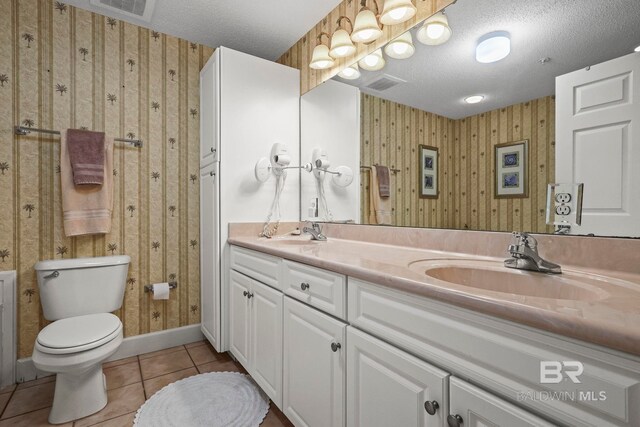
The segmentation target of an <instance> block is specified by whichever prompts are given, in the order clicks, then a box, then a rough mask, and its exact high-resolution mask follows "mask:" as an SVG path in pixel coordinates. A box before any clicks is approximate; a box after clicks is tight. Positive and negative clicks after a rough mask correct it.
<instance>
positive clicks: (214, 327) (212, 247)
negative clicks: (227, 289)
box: [200, 164, 220, 350]
mask: <svg viewBox="0 0 640 427" xmlns="http://www.w3.org/2000/svg"><path fill="white" fill-rule="evenodd" d="M218 213H219V210H218V175H217V165H216V164H211V165H209V166H207V167H206V168H203V169H201V170H200V317H201V319H200V322H201V326H200V328H201V329H202V333H203V334H204V335H205V336H206V337H207V339H208V340H209V341H210V342H211V345H213V347H214V348H215V349H216V350H219V349H220V308H219V301H220V283H219V281H220V279H219V277H220V275H219V269H220V253H219V238H220V233H219V230H220V229H219V226H218Z"/></svg>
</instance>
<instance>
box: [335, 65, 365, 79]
mask: <svg viewBox="0 0 640 427" xmlns="http://www.w3.org/2000/svg"><path fill="white" fill-rule="evenodd" d="M338 75H339V76H340V77H342V78H343V79H347V80H355V79H359V78H360V68H358V64H353V65H350V66H349V67H347V68H345V69H344V70H342V71H340V72H339V73H338Z"/></svg>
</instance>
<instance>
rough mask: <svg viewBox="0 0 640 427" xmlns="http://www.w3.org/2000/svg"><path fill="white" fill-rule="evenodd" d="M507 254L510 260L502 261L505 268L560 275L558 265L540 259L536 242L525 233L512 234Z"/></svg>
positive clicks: (560, 270) (560, 271)
mask: <svg viewBox="0 0 640 427" xmlns="http://www.w3.org/2000/svg"><path fill="white" fill-rule="evenodd" d="M509 253H510V254H511V258H509V259H507V260H505V261H504V266H505V267H509V268H516V269H518V270H531V271H538V272H540V273H548V274H560V273H562V269H561V268H560V266H559V265H558V264H554V263H552V262H549V261H547V260H545V259H542V257H541V256H540V255H539V254H538V242H537V240H536V239H534V238H533V236H530V235H529V234H527V233H518V232H515V231H514V232H513V237H512V239H511V244H510V245H509Z"/></svg>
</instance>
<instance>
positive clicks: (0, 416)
mask: <svg viewBox="0 0 640 427" xmlns="http://www.w3.org/2000/svg"><path fill="white" fill-rule="evenodd" d="M17 389H18V386H17V385H16V387H15V388H14V389H13V390H12V391H10V392H9V393H11V396H9V400H7V404H6V405H4V408H3V409H2V411H0V420H1V419H2V416H3V415H4V412H5V411H6V410H7V408H8V407H9V403H11V399H13V395H14V393H15V392H16V390H17ZM4 394H6V393H4Z"/></svg>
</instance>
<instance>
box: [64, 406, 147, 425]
mask: <svg viewBox="0 0 640 427" xmlns="http://www.w3.org/2000/svg"><path fill="white" fill-rule="evenodd" d="M137 411H138V410H137V409H136V410H135V411H131V412H127V413H126V414H120V415H117V416H115V417H111V418H107V419H105V420H102V421H98V422H97V423H94V424H89V425H88V426H87V427H92V426H96V425H98V424H102V423H106V422H107V421H111V420H115V419H116V418H119V417H124V416H125V415H129V414H135V413H136V412H137ZM97 413H98V412H96V414H97ZM80 419H82V418H80ZM76 421H79V420H76ZM76 421H74V422H73V425H74V426H75V425H76Z"/></svg>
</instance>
